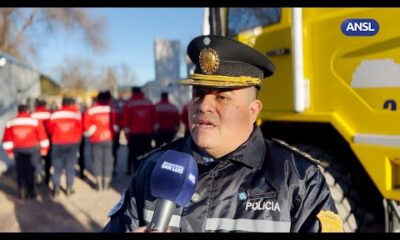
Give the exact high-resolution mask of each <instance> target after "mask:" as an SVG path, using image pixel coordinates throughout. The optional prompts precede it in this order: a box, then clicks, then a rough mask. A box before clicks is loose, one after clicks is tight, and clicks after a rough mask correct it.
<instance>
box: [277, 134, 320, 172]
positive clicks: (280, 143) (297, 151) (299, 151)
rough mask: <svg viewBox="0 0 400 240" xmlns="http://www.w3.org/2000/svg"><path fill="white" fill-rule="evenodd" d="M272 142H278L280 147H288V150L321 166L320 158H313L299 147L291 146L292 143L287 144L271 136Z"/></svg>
mask: <svg viewBox="0 0 400 240" xmlns="http://www.w3.org/2000/svg"><path fill="white" fill-rule="evenodd" d="M271 140H272V142H274V143H277V144H279V145H280V146H282V147H285V148H286V149H289V150H290V151H292V152H294V153H296V154H298V155H300V156H302V157H304V158H305V159H307V160H309V161H310V162H312V163H314V164H318V165H320V166H323V164H322V163H321V161H320V160H318V159H316V158H314V157H313V156H311V155H310V154H308V153H306V152H303V151H301V150H300V149H298V148H296V147H293V146H292V145H289V144H287V143H286V142H284V141H282V140H280V139H277V138H271Z"/></svg>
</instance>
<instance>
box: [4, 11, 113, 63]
mask: <svg viewBox="0 0 400 240" xmlns="http://www.w3.org/2000/svg"><path fill="white" fill-rule="evenodd" d="M105 27H106V20H105V18H103V17H92V16H91V15H90V14H89V13H88V12H87V10H86V9H77V8H0V50H1V51H3V52H5V53H8V54H10V55H12V56H14V57H17V58H20V59H26V58H27V57H28V56H29V55H36V54H37V49H38V46H39V42H38V40H36V41H35V40H34V38H33V37H31V36H30V34H32V33H33V32H35V31H38V30H44V33H43V35H45V36H46V37H47V38H48V37H49V35H50V34H52V33H55V32H56V31H59V30H66V31H79V32H81V33H82V35H83V37H84V40H85V42H86V43H87V45H88V46H89V47H91V48H92V49H93V50H102V49H105V48H106V41H105V37H104V36H105V35H104V33H105ZM40 40H41V41H43V40H45V38H44V37H42V38H41V39H40Z"/></svg>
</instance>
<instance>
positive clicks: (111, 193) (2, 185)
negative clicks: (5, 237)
mask: <svg viewBox="0 0 400 240" xmlns="http://www.w3.org/2000/svg"><path fill="white" fill-rule="evenodd" d="M126 154H127V147H126V145H121V148H120V149H119V152H118V162H117V170H116V171H117V175H116V176H115V177H114V179H113V181H112V183H111V188H110V189H108V190H105V191H100V192H99V191H96V190H95V189H94V186H95V184H94V183H95V181H94V177H93V176H92V175H91V173H90V172H89V171H86V172H85V174H86V176H87V178H86V179H85V180H82V179H81V178H79V171H78V169H79V168H78V165H77V166H76V173H77V176H76V177H75V182H74V189H75V194H73V195H71V196H69V197H66V196H65V194H64V192H62V193H61V194H60V196H59V197H58V198H56V199H53V198H52V197H51V192H50V190H49V187H47V186H45V185H41V186H39V187H38V193H39V195H38V197H37V199H31V200H25V201H22V200H20V199H19V198H18V192H17V183H16V179H17V177H16V171H15V168H13V169H10V170H9V171H8V172H6V173H5V174H3V175H2V176H1V177H0V222H1V224H0V232H99V231H101V229H102V228H103V227H104V226H105V225H106V223H107V222H108V217H107V214H108V212H109V211H110V210H111V209H112V207H113V206H114V205H115V204H116V203H117V202H118V200H119V199H120V195H121V192H122V191H123V189H124V188H125V187H127V186H128V183H129V180H130V176H127V175H126V174H125V168H126ZM61 183H62V185H61V186H62V187H64V189H65V174H63V177H62V178H61ZM50 186H51V184H50Z"/></svg>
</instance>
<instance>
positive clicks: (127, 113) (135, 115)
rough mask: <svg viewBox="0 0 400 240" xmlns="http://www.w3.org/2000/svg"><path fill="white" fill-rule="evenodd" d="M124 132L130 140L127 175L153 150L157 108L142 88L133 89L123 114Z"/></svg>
mask: <svg viewBox="0 0 400 240" xmlns="http://www.w3.org/2000/svg"><path fill="white" fill-rule="evenodd" d="M123 117H124V119H123V125H124V132H125V135H126V136H127V138H128V149H129V152H128V161H127V172H126V173H127V174H128V175H130V174H131V173H132V168H134V169H136V166H137V164H138V163H137V161H138V157H139V156H141V155H143V154H145V153H146V152H148V151H150V150H151V149H152V146H151V141H152V139H153V129H154V122H155V107H154V105H153V103H152V102H151V101H150V100H148V99H147V98H146V97H145V96H144V94H143V92H142V90H141V88H140V87H132V97H131V98H130V99H129V100H128V101H127V102H126V104H125V106H124V112H123Z"/></svg>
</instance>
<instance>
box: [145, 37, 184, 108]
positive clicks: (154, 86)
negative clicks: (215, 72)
mask: <svg viewBox="0 0 400 240" xmlns="http://www.w3.org/2000/svg"><path fill="white" fill-rule="evenodd" d="M154 56H155V76H156V79H155V80H154V81H149V82H147V83H146V84H145V85H144V86H143V92H144V94H145V95H146V96H147V97H148V98H149V99H150V100H151V101H152V102H153V103H156V102H158V101H159V100H160V96H161V92H162V91H168V92H169V100H170V102H171V103H173V104H175V105H176V106H177V107H178V109H179V110H181V109H182V107H183V105H184V104H185V103H186V102H187V101H189V98H190V91H188V89H189V87H187V86H180V85H179V80H181V79H182V77H181V76H180V66H181V65H180V64H181V59H182V54H181V49H180V42H179V41H176V40H165V39H157V40H156V41H155V44H154ZM186 77H187V76H184V78H186Z"/></svg>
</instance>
